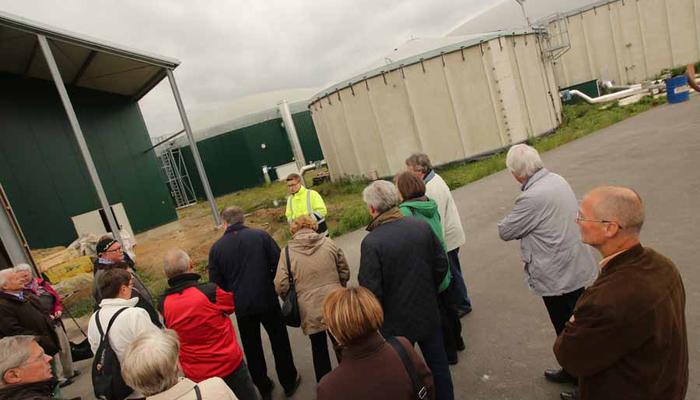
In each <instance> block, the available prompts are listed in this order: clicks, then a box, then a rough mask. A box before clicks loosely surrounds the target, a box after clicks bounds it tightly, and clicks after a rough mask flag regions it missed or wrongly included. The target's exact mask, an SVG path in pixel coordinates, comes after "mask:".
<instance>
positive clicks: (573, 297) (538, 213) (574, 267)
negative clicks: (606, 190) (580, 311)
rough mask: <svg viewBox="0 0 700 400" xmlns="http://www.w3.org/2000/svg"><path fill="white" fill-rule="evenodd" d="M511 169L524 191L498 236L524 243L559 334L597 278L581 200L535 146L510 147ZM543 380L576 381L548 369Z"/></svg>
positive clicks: (532, 278) (534, 282)
mask: <svg viewBox="0 0 700 400" xmlns="http://www.w3.org/2000/svg"><path fill="white" fill-rule="evenodd" d="M506 166H507V167H508V169H509V170H510V173H511V174H512V175H513V177H514V178H515V180H516V181H518V182H519V183H520V185H521V188H520V190H521V191H522V193H520V195H519V196H518V198H517V199H515V206H513V210H512V211H511V212H510V214H508V215H507V216H506V217H505V218H503V220H502V221H501V222H500V223H499V224H498V233H499V235H500V236H501V239H503V240H505V241H509V240H515V239H518V240H520V250H521V252H522V261H523V263H524V264H525V268H524V270H525V273H526V274H527V282H528V285H529V286H530V289H531V290H532V291H533V292H535V294H537V295H538V296H542V299H543V300H544V304H545V307H547V312H548V313H549V318H550V319H551V321H552V325H553V326H554V331H555V332H556V334H557V336H558V335H559V334H560V333H561V332H562V331H563V330H564V324H565V323H566V321H568V320H569V318H571V314H572V313H573V311H574V306H575V305H576V301H577V300H578V298H579V296H580V295H581V293H583V290H584V288H585V286H586V285H588V284H590V283H591V282H592V281H593V280H594V279H595V277H596V275H597V269H596V266H595V261H594V259H593V254H592V253H591V252H590V249H589V248H588V247H586V245H584V244H583V242H581V234H580V232H579V229H578V226H577V225H576V213H577V211H578V201H577V200H576V195H575V194H574V191H573V190H572V189H571V186H569V183H568V182H567V181H566V180H565V179H564V178H562V177H561V176H559V175H557V174H555V173H553V172H550V171H548V170H547V169H546V168H544V164H543V163H542V159H541V158H540V155H539V153H538V152H537V150H535V149H534V148H533V147H531V146H528V145H526V144H517V145H515V146H513V147H511V148H510V150H508V154H507V156H506ZM544 376H545V377H546V378H547V379H548V380H550V381H553V382H557V383H564V382H571V383H575V382H576V381H577V379H576V377H574V376H571V375H570V374H569V373H567V372H566V370H564V369H548V370H546V371H545V372H544Z"/></svg>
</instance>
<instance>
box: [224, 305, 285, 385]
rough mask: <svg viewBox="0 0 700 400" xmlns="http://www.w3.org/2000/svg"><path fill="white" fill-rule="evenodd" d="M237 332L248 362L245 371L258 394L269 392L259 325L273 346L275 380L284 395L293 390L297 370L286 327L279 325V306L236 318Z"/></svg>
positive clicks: (269, 383) (270, 383) (281, 323)
mask: <svg viewBox="0 0 700 400" xmlns="http://www.w3.org/2000/svg"><path fill="white" fill-rule="evenodd" d="M236 320H237V321H238V331H239V332H240V334H241V342H242V344H243V351H244V352H245V358H246V360H247V361H248V369H249V370H250V376H251V377H252V378H253V383H255V386H257V387H258V390H260V393H262V394H266V393H269V392H270V390H272V385H273V384H272V381H270V378H269V377H268V376H267V364H265V353H263V347H262V340H261V338H260V324H262V326H263V327H264V328H265V331H266V332H267V336H269V338H270V344H271V345H272V354H273V355H274V357H275V369H276V370H277V378H278V379H279V382H280V384H281V385H282V388H284V390H285V391H290V390H292V389H293V388H294V382H295V381H296V377H297V369H296V367H295V366H294V360H293V358H292V348H291V346H290V345H289V336H288V335H287V326H286V325H285V324H284V321H282V314H281V312H280V308H279V306H277V307H275V308H274V309H272V310H270V311H267V312H264V313H261V314H252V315H236Z"/></svg>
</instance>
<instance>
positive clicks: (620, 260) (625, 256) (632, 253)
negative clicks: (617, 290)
mask: <svg viewBox="0 0 700 400" xmlns="http://www.w3.org/2000/svg"><path fill="white" fill-rule="evenodd" d="M643 252H644V247H642V244H641V243H637V244H636V245H634V246H632V247H630V248H629V249H627V250H625V251H623V252H622V253H620V254H618V255H616V256H615V257H613V258H612V259H611V260H610V261H608V263H607V264H605V268H603V271H602V272H601V275H603V274H609V273H611V272H612V271H613V270H614V269H615V267H616V266H618V265H624V264H625V263H626V262H627V261H628V260H631V259H633V258H636V257H639V256H640V255H641V254H642V253H643Z"/></svg>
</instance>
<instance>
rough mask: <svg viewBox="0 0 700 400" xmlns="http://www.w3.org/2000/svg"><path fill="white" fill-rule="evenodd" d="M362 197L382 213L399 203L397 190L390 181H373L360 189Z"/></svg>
mask: <svg viewBox="0 0 700 400" xmlns="http://www.w3.org/2000/svg"><path fill="white" fill-rule="evenodd" d="M362 199H363V200H364V201H365V203H366V204H367V205H368V206H371V207H372V208H374V209H375V210H377V212H380V213H383V212H384V211H387V210H388V209H390V208H392V207H395V206H396V205H397V204H399V201H400V200H399V199H400V197H399V190H398V189H396V186H394V184H393V183H391V182H387V181H381V180H380V181H374V182H372V183H370V184H369V186H367V187H366V188H365V190H363V191H362Z"/></svg>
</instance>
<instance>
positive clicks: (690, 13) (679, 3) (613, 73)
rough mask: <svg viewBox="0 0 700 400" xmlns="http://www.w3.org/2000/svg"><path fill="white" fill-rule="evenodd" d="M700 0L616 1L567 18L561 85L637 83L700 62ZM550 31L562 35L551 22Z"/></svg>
mask: <svg viewBox="0 0 700 400" xmlns="http://www.w3.org/2000/svg"><path fill="white" fill-rule="evenodd" d="M699 18H700V0H617V1H612V2H610V3H607V4H603V5H598V6H596V7H595V8H590V9H587V10H583V11H579V12H575V13H571V14H569V15H568V16H567V17H566V21H567V27H568V34H569V39H570V43H571V49H570V50H569V51H568V52H567V53H565V54H564V55H563V56H562V57H561V58H560V59H559V60H557V62H556V67H555V71H556V77H557V82H558V86H559V87H567V86H571V85H574V84H577V83H582V82H586V81H590V80H593V79H606V80H607V79H612V80H614V81H615V82H618V83H637V82H641V81H643V80H645V79H651V78H654V77H656V76H657V75H658V74H659V73H660V72H661V71H662V70H663V69H667V68H672V67H679V66H683V65H686V64H688V63H694V62H697V61H700V26H699V25H698V24H699V22H700V21H699ZM549 30H550V33H551V34H552V35H557V34H558V29H557V26H556V24H550V25H549Z"/></svg>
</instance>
